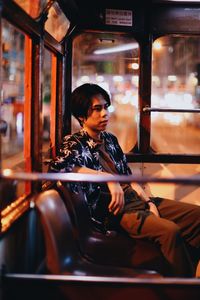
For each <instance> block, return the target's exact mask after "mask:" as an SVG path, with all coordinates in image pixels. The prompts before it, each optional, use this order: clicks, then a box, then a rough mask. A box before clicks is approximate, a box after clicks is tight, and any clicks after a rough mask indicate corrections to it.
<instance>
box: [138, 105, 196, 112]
mask: <svg viewBox="0 0 200 300" xmlns="http://www.w3.org/2000/svg"><path fill="white" fill-rule="evenodd" d="M142 111H143V112H144V113H146V112H176V113H200V109H183V108H182V109H181V108H158V107H149V106H145V107H143V109H142Z"/></svg>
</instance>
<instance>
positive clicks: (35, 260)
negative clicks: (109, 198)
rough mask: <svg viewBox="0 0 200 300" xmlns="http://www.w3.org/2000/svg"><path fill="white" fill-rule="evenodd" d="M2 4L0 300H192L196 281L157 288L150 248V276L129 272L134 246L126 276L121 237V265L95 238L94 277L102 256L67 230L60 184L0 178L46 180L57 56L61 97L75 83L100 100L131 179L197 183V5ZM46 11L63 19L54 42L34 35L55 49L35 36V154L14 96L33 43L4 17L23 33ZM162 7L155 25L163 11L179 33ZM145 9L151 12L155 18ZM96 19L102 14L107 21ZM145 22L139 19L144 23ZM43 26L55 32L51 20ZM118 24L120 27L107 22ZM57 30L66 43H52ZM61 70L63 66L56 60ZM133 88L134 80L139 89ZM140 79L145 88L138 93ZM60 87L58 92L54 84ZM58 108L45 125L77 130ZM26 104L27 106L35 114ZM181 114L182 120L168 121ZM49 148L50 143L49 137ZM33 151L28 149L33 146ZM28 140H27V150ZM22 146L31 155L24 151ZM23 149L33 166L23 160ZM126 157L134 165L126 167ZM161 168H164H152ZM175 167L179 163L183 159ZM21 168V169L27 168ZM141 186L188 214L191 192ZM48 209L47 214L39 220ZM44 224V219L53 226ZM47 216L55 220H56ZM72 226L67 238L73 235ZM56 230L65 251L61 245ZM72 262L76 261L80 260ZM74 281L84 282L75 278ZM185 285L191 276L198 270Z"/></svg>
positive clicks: (84, 236)
mask: <svg viewBox="0 0 200 300" xmlns="http://www.w3.org/2000/svg"><path fill="white" fill-rule="evenodd" d="M3 2H5V3H4V4H3V6H2V17H1V35H2V36H1V44H0V45H1V49H2V63H1V74H2V82H1V120H2V121H4V122H5V123H6V127H7V128H6V130H4V131H3V130H2V134H1V143H0V152H1V158H0V162H1V164H0V167H1V171H2V174H5V176H2V179H1V183H0V192H1V199H3V200H2V203H1V204H0V207H1V230H2V232H1V237H0V263H1V273H2V278H3V279H2V285H3V287H5V288H3V289H1V294H2V295H0V296H2V299H5V300H7V299H14V298H13V297H15V295H16V294H19V295H20V299H27V298H26V297H27V293H29V295H30V291H32V295H30V297H31V298H30V299H35V298H36V297H37V298H39V299H44V298H45V297H47V296H48V299H50V300H51V299H52V300H54V299H83V298H82V296H83V295H84V297H85V298H84V299H86V298H87V299H94V297H95V298H97V299H114V297H115V299H122V297H127V299H133V295H135V299H137V298H139V297H141V295H143V296H144V297H146V298H148V299H152V300H154V299H170V300H172V299H177V298H180V299H182V300H184V299H188V298H189V297H190V298H191V299H193V300H195V299H198V298H199V282H198V279H194V280H193V281H192V280H191V281H190V280H188V281H187V280H185V281H184V280H182V281H181V280H180V279H179V278H177V279H175V280H173V279H171V278H170V279H169V278H164V275H163V274H160V273H159V271H158V272H157V270H156V269H158V270H159V267H160V264H161V267H163V265H162V263H163V262H162V261H160V260H158V261H157V258H158V256H159V255H160V253H157V252H154V251H155V249H153V248H151V247H149V248H148V251H149V257H150V258H151V259H152V257H153V260H154V259H155V261H156V263H157V264H158V265H157V267H158V268H156V267H155V269H154V268H153V265H152V264H150V267H149V265H148V264H147V265H145V267H144V268H142V271H141V268H139V270H138V269H137V267H135V266H137V263H138V265H139V254H138V253H139V252H140V250H141V249H144V248H145V247H146V246H145V244H144V245H143V244H140V245H139V246H138V248H137V250H136V255H138V256H136V258H134V259H135V261H132V262H131V263H132V266H133V265H134V268H133V267H131V268H130V265H131V264H130V261H128V259H129V258H130V257H131V256H130V252H131V251H132V253H131V254H133V253H134V251H135V250H134V249H135V248H134V246H133V244H132V243H131V242H130V240H128V241H124V240H123V237H121V236H118V237H117V239H118V242H121V243H125V244H126V243H127V245H126V247H125V248H124V249H123V248H122V249H121V248H120V249H121V251H122V252H123V251H124V252H125V251H127V252H126V254H127V257H126V258H127V261H126V262H125V261H122V258H121V256H120V255H119V253H116V256H113V257H112V251H114V250H113V248H114V249H115V248H117V247H121V246H119V245H121V244H119V243H118V242H117V241H116V236H115V234H116V233H113V236H112V233H111V236H110V237H104V238H103V239H105V240H104V243H105V244H106V243H107V244H106V245H107V247H108V248H109V251H108V256H107V264H106V266H105V263H104V259H105V257H103V258H102V256H101V251H102V252H103V251H105V245H104V244H103V243H102V237H101V235H100V234H99V233H94V232H92V231H91V229H88V228H87V226H86V225H85V224H84V223H81V221H80V223H79V222H78V223H77V224H76V222H77V220H76V218H77V215H78V218H81V215H80V211H81V212H83V215H84V216H86V215H85V210H84V207H83V206H82V205H80V203H79V202H78V201H77V200H76V199H74V203H76V204H74V205H77V206H75V207H73V208H71V206H70V205H71V204H70V201H68V200H66V199H69V198H70V199H73V197H72V196H71V195H70V194H69V191H66V190H64V189H63V186H62V184H60V182H57V184H56V182H55V181H52V182H50V183H49V182H48V180H38V181H37V180H35V179H34V178H32V179H31V180H32V181H31V180H30V181H27V179H26V178H25V175H24V177H23V176H22V177H23V179H22V180H20V179H19V178H17V177H16V178H12V177H9V176H7V178H6V174H10V173H9V172H7V173H6V172H5V170H7V169H8V170H11V173H12V171H13V172H14V173H15V172H16V174H17V173H24V174H26V172H27V170H28V172H30V171H31V172H40V173H42V172H44V173H46V172H47V170H48V162H49V161H50V159H52V156H53V155H52V144H53V145H54V144H55V143H54V141H52V136H53V135H52V132H54V129H52V126H54V125H55V124H57V123H56V121H55V120H53V116H54V115H53V114H52V110H53V108H52V107H55V103H54V96H55V95H56V92H55V90H56V88H55V85H56V84H55V77H54V75H53V71H52V70H54V69H55V60H56V57H57V56H58V57H60V56H62V55H63V53H71V58H70V59H68V58H67V55H66V61H67V63H66V61H65V67H66V69H67V66H68V65H67V64H69V65H70V64H71V69H70V70H69V71H68V73H67V71H66V73H67V75H66V74H65V81H66V82H67V79H69V77H70V80H68V81H69V83H66V86H65V91H67V92H68V90H70V91H71V90H73V89H74V88H76V87H77V86H79V85H81V84H83V83H86V82H92V83H97V84H99V85H100V86H102V87H103V88H105V89H106V90H107V91H108V93H109V94H110V95H111V99H112V104H111V106H110V108H109V110H110V122H109V125H108V131H110V132H111V133H113V134H114V135H116V136H117V138H118V140H119V143H120V146H121V147H122V149H123V151H124V152H125V153H126V154H127V158H128V159H129V157H131V158H130V160H129V165H130V167H131V169H132V171H133V174H134V175H136V176H138V177H142V176H148V177H149V178H150V177H157V178H162V177H166V178H172V179H173V178H176V177H179V176H183V175H184V176H187V177H188V178H193V177H195V176H198V175H199V174H200V166H199V161H200V159H199V149H200V134H199V130H200V114H199V111H198V110H199V109H200V92H199V91H200V67H199V66H200V51H199V49H200V35H199V29H198V26H197V25H198V24H197V23H198V22H197V21H196V20H197V15H198V13H199V9H200V2H199V1H187V3H186V4H183V3H181V4H179V3H178V1H148V3H147V2H146V1H139V0H138V1H132V0H124V1H118V0H115V1H114V0H109V1H108V0H101V1H97V0H96V1H90V0H87V1H82V0H60V1H59V0H58V1H35V2H31V1H20V0H15V1H10V0H9V1H3ZM50 2H52V3H53V2H56V4H55V7H54V8H53V9H52V10H50V11H49V15H48V17H49V20H50V16H51V15H52V16H54V14H55V13H57V12H59V13H58V15H61V13H60V11H62V14H63V12H64V14H63V15H62V21H61V25H62V26H61V25H58V24H56V25H57V31H56V30H54V29H55V28H54V27H55V24H54V23H53V22H52V23H50V21H49V23H48V24H46V25H45V30H46V31H47V32H48V33H49V32H50V35H51V32H52V36H51V39H50V40H52V39H53V43H52V45H54V44H55V45H57V48H56V47H55V48H56V49H61V50H59V51H60V52H59V51H58V52H59V53H58V55H57V54H56V53H57V52H56V50H55V49H54V50H53V51H52V49H53V46H52V45H51V46H49V44H48V43H47V44H45V38H44V36H43V37H42V42H43V43H44V44H43V46H42V50H41V53H42V55H41V56H42V59H41V61H42V62H41V65H40V67H41V69H40V82H39V84H38V85H40V88H39V93H38V94H40V95H41V98H40V101H39V100H35V99H34V101H35V102H37V105H36V107H39V109H38V111H36V112H37V113H38V114H40V120H39V121H37V122H38V123H39V125H38V124H37V125H36V126H35V128H36V131H34V132H36V133H35V135H39V136H40V142H39V143H38V144H37V140H34V138H33V137H32V136H31V133H29V134H27V124H30V123H31V122H32V123H31V124H33V122H34V118H36V114H35V113H34V114H33V115H31V116H30V114H29V117H30V119H31V118H33V120H31V122H29V121H27V117H26V116H25V114H26V113H27V111H28V110H29V108H28V109H27V107H28V106H27V105H29V104H30V102H28V101H29V100H27V98H29V97H30V94H28V93H27V86H26V83H27V78H28V77H27V76H29V75H27V74H28V72H27V59H26V55H27V49H28V47H29V42H28V38H27V36H29V35H30V36H31V34H32V35H33V36H34V33H31V34H30V33H29V32H28V33H27V32H25V31H23V28H22V27H23V26H22V25H21V23H20V22H19V24H17V22H16V19H15V16H13V18H14V21H12V16H11V15H12V14H11V13H10V12H12V5H13V3H14V7H15V5H16V7H17V6H19V7H17V10H18V9H19V11H22V12H20V13H21V16H24V15H26V18H28V20H29V19H30V20H29V21H30V24H32V23H33V20H34V22H35V20H36V21H37V20H38V14H39V12H38V11H39V8H40V12H41V11H43V9H46V7H47V6H48V4H49V3H50ZM173 2H175V3H173ZM189 2H192V3H189ZM52 3H50V4H52ZM36 4H37V5H36ZM0 5H1V4H0ZM168 6H169V13H168V14H167V16H168V17H170V18H171V19H170V20H173V21H174V22H175V18H176V17H174V16H173V12H174V14H175V16H176V14H177V16H180V15H179V14H181V12H182V10H184V14H183V15H184V17H183V19H181V17H180V20H178V19H177V20H178V21H180V25H177V24H179V23H178V21H177V20H176V22H177V23H176V22H175V25H173V24H170V21H168V20H167V21H166V20H165V17H166V16H165V15H164V14H163V11H165V8H167V7H168ZM52 7H53V6H52ZM152 7H153V8H152ZM36 8H37V9H38V10H37V9H36ZM155 8H156V9H158V12H157V14H158V16H157V17H156V10H155ZM105 9H107V15H106V12H105ZM173 9H174V10H173ZM148 12H151V13H149V14H148ZM129 14H130V15H129ZM159 14H160V15H159ZM27 15H28V17H27ZM163 16H164V17H163ZM106 17H107V19H106ZM145 17H146V19H145ZM154 17H155V21H154ZM162 17H163V19H162ZM68 18H69V20H68ZM32 19H33V20H32ZM190 19H191V20H190ZM47 20H48V18H47ZM56 20H57V19H56ZM53 21H54V22H55V18H54V17H53ZM119 21H120V22H121V23H120V24H119V23H117V22H119ZM70 22H71V23H70ZM125 22H127V23H126V24H125ZM148 22H149V23H148ZM187 22H188V23H187ZM69 23H70V24H71V25H70V24H69ZM187 24H189V25H188V26H187ZM150 25H151V26H150ZM176 25H177V27H176ZM59 26H60V27H59ZM140 26H141V28H142V29H140ZM33 28H35V27H34V26H33ZM58 28H59V30H58ZM34 30H35V29H34ZM65 30H66V33H67V34H66V36H62V34H63V31H65ZM145 30H146V31H147V32H146V31H145ZM27 31H28V30H27ZM151 31H152V32H151ZM147 35H148V38H149V39H151V42H152V44H151V47H152V48H151V55H149V53H148V51H149V50H148V51H147V50H146V48H145V47H146V46H145V45H146V44H145V42H146V40H145V39H146V38H147ZM38 36H39V34H38ZM38 36H37V38H36V41H37V42H38ZM39 39H41V36H40V37H39ZM144 40H145V42H144ZM34 42H35V41H34ZM65 42H66V43H65ZM60 45H61V47H60ZM69 45H70V46H69ZM59 47H60V48H59ZM148 47H149V44H148ZM62 49H65V50H62ZM66 49H67V50H66ZM148 49H149V48H148ZM62 51H63V52H62ZM65 51H66V52H65ZM70 51H71V52H70ZM145 51H147V52H145ZM61 54H62V55H61ZM145 55H147V57H146V56H145ZM63 56H64V55H63ZM67 59H68V60H67ZM143 59H144V60H145V61H143ZM150 59H151V62H150V63H149V60H150ZM69 62H70V63H69ZM62 64H63V65H64V63H63V61H62ZM145 65H148V66H149V69H151V72H150V71H149V70H147V71H148V74H147V75H146V77H145V70H144V71H142V70H143V69H145ZM57 69H58V68H57ZM142 72H143V73H142ZM61 73H62V72H61ZM63 73H64V71H63ZM69 74H70V75H69ZM35 77H37V76H35ZM141 77H144V79H143V81H141ZM149 77H151V79H149ZM146 79H148V80H149V81H148V82H147V83H146V82H145V80H146ZM31 82H33V80H32V81H31ZM62 82H64V79H63V78H62ZM56 83H58V81H56ZM57 85H58V84H57ZM36 86H37V84H36ZM143 89H144V92H143ZM52 91H53V92H52ZM67 92H66V93H67ZM29 93H30V92H29ZM57 93H58V92H57ZM146 95H147V96H146ZM56 97H57V96H56ZM36 98H37V97H36ZM38 98H39V96H38ZM57 98H59V97H57ZM60 98H61V97H60ZM63 98H64V100H65V103H64V104H62V105H63V107H64V108H63V111H64V112H63V111H62V113H63V114H62V118H61V117H60V115H59V116H58V115H57V118H60V119H62V121H63V120H64V121H65V122H66V123H67V124H69V122H71V123H70V126H69V127H71V129H70V131H71V132H72V133H73V132H75V131H76V130H78V129H79V124H77V122H76V120H75V119H74V118H73V117H72V118H71V116H70V121H69V120H68V119H67V117H66V115H67V116H68V111H67V109H68V108H67V109H66V107H67V105H68V103H69V102H68V100H67V97H66V98H65V96H63ZM147 98H148V99H147ZM141 99H142V100H141ZM149 99H150V100H149ZM141 101H144V102H142V106H143V107H149V105H150V106H151V107H152V108H157V109H158V111H152V112H151V113H150V116H151V117H150V122H149V125H148V127H149V128H148V130H147V131H150V135H148V133H147V136H148V138H149V148H148V151H143V150H144V149H143V148H142V146H141V145H142V142H141V139H142V138H143V136H141V134H140V124H141V118H142V117H143V115H144V114H143V113H141ZM27 103H29V104H27ZM31 105H32V107H33V106H34V105H35V103H33V104H31ZM31 105H30V106H31ZM62 105H61V106H62ZM31 109H32V110H33V108H31ZM162 109H163V110H162ZM181 109H182V112H180V111H176V110H181ZM159 110H161V111H159ZM168 110H169V111H168ZM170 110H172V112H170ZM173 110H174V111H173ZM195 110H196V112H194V111H195ZM141 115H142V117H141ZM32 116H33V117H32ZM65 117H66V119H65ZM52 124H53V125H52ZM1 126H3V125H2V124H1ZM31 126H32V125H31ZM56 126H57V125H56ZM39 127H40V128H39ZM61 127H62V128H61ZM63 127H64V126H60V128H59V130H60V131H62V130H63ZM34 130H35V129H34ZM37 130H38V131H37ZM56 130H57V129H56ZM63 131H64V130H63ZM68 131H69V130H68ZM56 133H57V132H56ZM55 135H56V134H55ZM30 136H31V138H30ZM54 139H55V140H56V138H55V137H54ZM33 140H34V142H35V141H36V142H35V144H34V142H33ZM28 141H30V143H29V144H28ZM26 144H28V146H26ZM39 144H40V148H39V146H38V145H39ZM31 147H32V148H33V149H32V150H30V148H31ZM34 148H35V149H34ZM141 149H142V150H141ZM34 150H35V152H36V155H35V156H34V157H33V158H32V157H31V155H32V154H33V152H34ZM38 153H39V154H38ZM134 154H135V155H136V160H134ZM140 154H141V157H143V156H144V157H145V160H144V161H143V160H142V158H141V159H139V158H137V155H138V157H139V155H140ZM154 154H155V155H158V156H159V155H160V156H161V159H158V161H156V159H157V158H156V159H155V160H154V159H152V156H153V155H154ZM142 155H143V156H142ZM148 155H149V156H148ZM174 155H175V158H174V159H173V156H174ZM148 157H150V158H148ZM162 157H164V159H163V161H162ZM166 157H167V158H166ZM185 157H186V160H184V159H185ZM191 157H192V158H191ZM176 158H178V162H177V161H176ZM148 159H149V160H148ZM190 162H191V163H190ZM30 166H31V167H32V166H33V168H32V169H31V168H30ZM143 187H144V189H145V191H146V192H147V194H148V195H149V196H160V197H165V198H169V199H171V200H174V201H183V202H189V203H194V204H196V205H200V199H199V194H200V187H199V184H194V185H193V184H190V185H183V184H181V183H179V184H177V183H170V184H166V183H163V184H162V183H159V184H158V183H144V184H143ZM27 191H28V192H27ZM63 199H65V201H66V202H65V201H63ZM76 201H77V202H76ZM58 203H60V204H59V205H58ZM63 203H65V205H64V204H63ZM66 203H68V204H66ZM63 205H64V208H63ZM65 206H66V207H65ZM69 206H70V207H69ZM57 207H58V210H55V211H52V210H51V209H52V208H56V209H57ZM73 209H75V212H76V213H75V216H74V215H73V214H72V215H70V212H71V210H73ZM76 209H77V211H76ZM51 213H54V216H52V215H51ZM55 214H57V215H56V217H55ZM48 217H49V219H48ZM86 217H87V216H86ZM56 218H57V220H60V221H63V220H64V221H63V223H62V222H60V223H59V222H56ZM49 220H50V221H49ZM73 222H74V223H75V225H76V226H77V227H76V226H75V227H73V226H74V224H73ZM59 224H60V225H59ZM59 226H60V227H59ZM84 226H86V227H84ZM72 227H73V228H72ZM65 230H66V237H67V238H66V241H64V238H63V236H64V233H63V232H64V231H65ZM84 230H85V232H84ZM78 235H80V236H79V238H77V236H78ZM54 237H56V238H55V239H54ZM88 241H89V242H90V244H89V242H88ZM62 243H63V244H62ZM77 243H78V251H77ZM55 245H56V246H55ZM99 245H100V246H99ZM56 247H57V248H56ZM87 247H88V248H87ZM95 247H96V248H95ZM98 247H99V248H98ZM101 247H102V248H101ZM102 249H103V250H102ZM127 249H128V250H127ZM84 251H86V253H84V255H82V254H83V252H84ZM87 251H88V252H87ZM92 251H93V252H92ZM141 251H142V250H141ZM156 251H157V250H156ZM116 252H117V251H116ZM80 253H81V255H80ZM123 254H124V253H123ZM104 255H105V253H104ZM109 255H110V256H109ZM151 255H152V257H151ZM56 258H57V260H56ZM67 259H68V260H67ZM112 259H113V260H112ZM137 259H138V261H137V262H136V260H137ZM159 259H160V256H159ZM155 261H154V265H155V264H156V263H155ZM59 264H60V265H59ZM49 266H50V267H49ZM67 266H68V269H67ZM51 267H52V269H51ZM140 267H141V266H140ZM49 268H50V269H49ZM62 268H63V269H62ZM70 268H71V269H70ZM73 268H74V269H73ZM163 268H164V267H163ZM88 270H89V271H88ZM49 274H54V275H63V276H65V275H72V276H71V278H70V277H65V278H64V277H62V276H61V277H54V278H53V277H52V278H51V277H48V275H49ZM4 275H5V276H4ZM43 275H44V276H43ZM85 275H86V277H87V276H90V278H89V279H88V278H84V276H85ZM20 276H21V277H20ZM34 276H35V277H34ZM37 276H38V277H37ZM45 276H46V277H45ZM73 276H74V277H73ZM93 276H96V277H95V278H94V277H93ZM77 277H78V278H77ZM97 277H98V278H97ZM102 277H103V279H102ZM196 277H200V265H199V267H198V269H197V273H196ZM126 279H127V280H126ZM142 279H144V280H143V281H142ZM164 279H166V281H164ZM79 280H80V281H79ZM66 291H67V292H66ZM37 293H39V296H38V294H37ZM98 293H99V294H98ZM63 295H64V296H63ZM58 297H60V298H58Z"/></svg>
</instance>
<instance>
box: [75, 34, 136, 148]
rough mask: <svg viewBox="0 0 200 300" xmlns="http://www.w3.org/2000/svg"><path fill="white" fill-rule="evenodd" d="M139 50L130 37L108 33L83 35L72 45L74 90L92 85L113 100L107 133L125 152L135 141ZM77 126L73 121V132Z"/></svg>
mask: <svg viewBox="0 0 200 300" xmlns="http://www.w3.org/2000/svg"><path fill="white" fill-rule="evenodd" d="M138 51H139V45H138V43H137V42H136V41H135V40H134V39H133V38H129V37H125V36H118V35H115V34H110V33H106V34H100V33H98V34H97V33H84V34H82V35H80V36H78V37H76V38H75V40H74V44H73V80H72V84H73V89H74V88H76V87H77V86H79V85H81V84H83V83H86V82H91V83H96V84H99V85H100V86H101V87H103V88H104V89H105V90H107V92H108V93H109V94H110V96H111V101H112V105H111V106H110V108H109V109H110V122H109V126H108V128H107V130H108V131H110V132H112V133H113V134H115V135H116V136H117V137H118V140H119V143H120V145H121V147H122V148H123V151H125V152H128V151H130V150H131V149H132V148H133V146H134V145H135V143H136V141H137V130H136V128H137V126H136V124H137V112H138V76H139V62H138V55H139V53H138ZM78 127H79V125H78V123H77V122H76V121H75V120H74V119H73V123H72V128H73V131H76V130H77V129H78Z"/></svg>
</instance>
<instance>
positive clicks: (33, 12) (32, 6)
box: [14, 0, 48, 19]
mask: <svg viewBox="0 0 200 300" xmlns="http://www.w3.org/2000/svg"><path fill="white" fill-rule="evenodd" d="M14 2H16V3H17V4H18V5H19V6H20V7H21V8H22V9H23V10H25V12H26V13H27V14H28V15H30V16H31V17H32V18H33V19H36V18H37V17H39V15H40V14H41V12H42V11H43V9H44V8H45V6H46V4H47V3H48V0H14Z"/></svg>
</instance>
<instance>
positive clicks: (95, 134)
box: [83, 126, 101, 140]
mask: <svg viewBox="0 0 200 300" xmlns="http://www.w3.org/2000/svg"><path fill="white" fill-rule="evenodd" d="M83 129H84V130H85V131H86V132H87V133H88V135H89V136H90V137H91V138H93V139H94V140H100V133H101V132H100V131H95V130H91V129H89V128H87V127H85V126H83Z"/></svg>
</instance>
